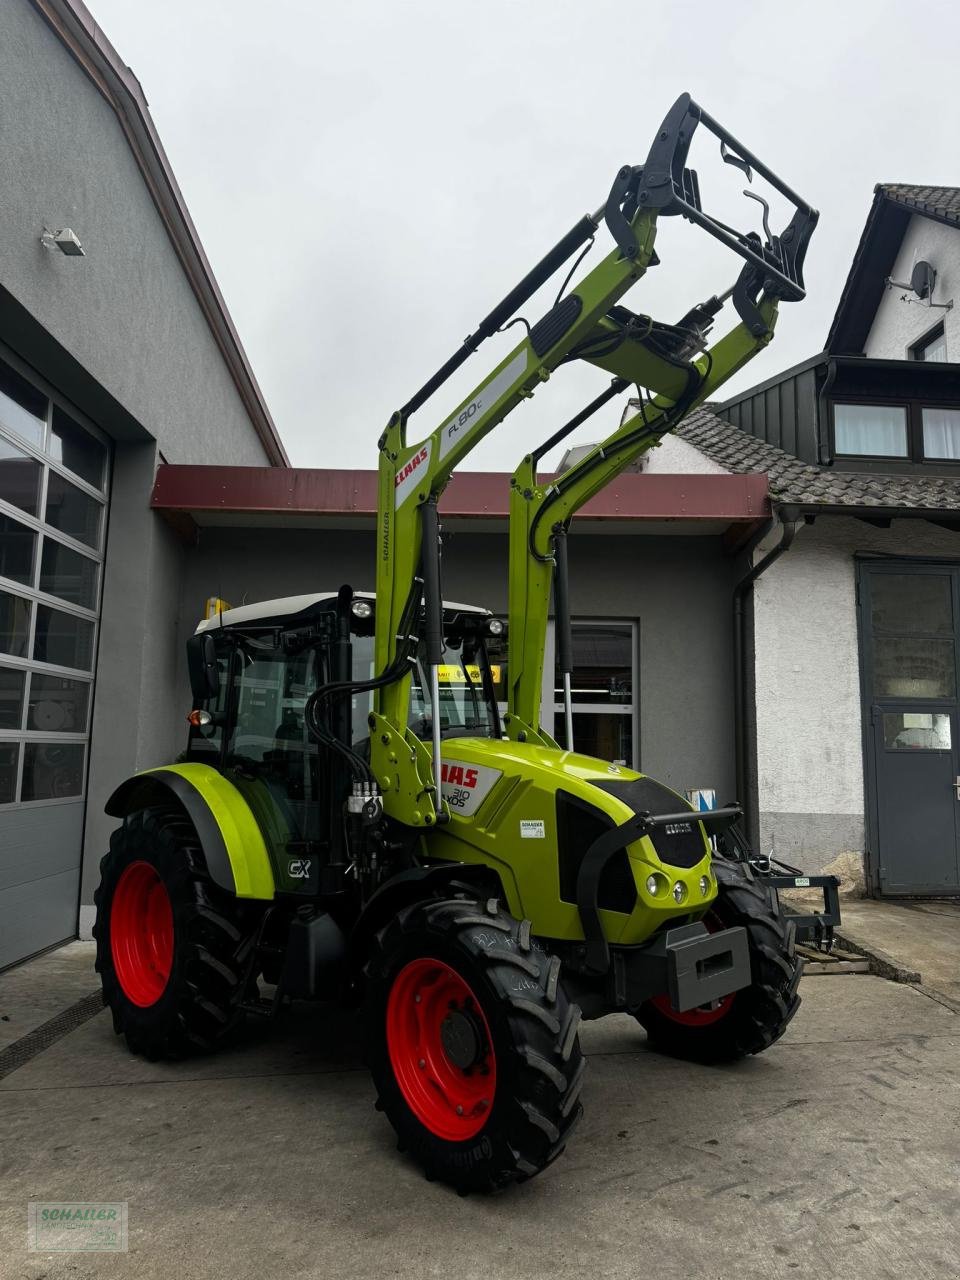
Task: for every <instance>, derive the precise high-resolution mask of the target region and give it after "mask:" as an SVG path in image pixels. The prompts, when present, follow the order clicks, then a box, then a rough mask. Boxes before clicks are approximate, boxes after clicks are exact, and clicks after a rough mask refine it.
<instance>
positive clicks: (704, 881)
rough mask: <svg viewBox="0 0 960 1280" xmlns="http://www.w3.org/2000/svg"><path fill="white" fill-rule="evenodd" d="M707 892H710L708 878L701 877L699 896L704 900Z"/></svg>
mask: <svg viewBox="0 0 960 1280" xmlns="http://www.w3.org/2000/svg"><path fill="white" fill-rule="evenodd" d="M709 892H710V877H709V876H701V877H700V896H701V897H703V898H705V897H706V896H707V894H708V893H709Z"/></svg>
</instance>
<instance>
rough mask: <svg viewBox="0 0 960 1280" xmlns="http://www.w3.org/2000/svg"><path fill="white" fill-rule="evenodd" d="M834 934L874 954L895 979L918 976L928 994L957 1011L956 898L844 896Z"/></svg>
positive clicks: (959, 931) (959, 927) (959, 915)
mask: <svg viewBox="0 0 960 1280" xmlns="http://www.w3.org/2000/svg"><path fill="white" fill-rule="evenodd" d="M841 914H842V916H843V923H842V925H841V926H840V929H839V930H838V934H839V937H840V938H841V939H842V940H843V941H844V942H845V943H846V944H847V945H853V946H854V947H855V948H856V949H857V950H858V951H863V952H864V953H865V954H866V955H868V956H871V955H872V956H875V957H877V958H878V959H879V960H880V964H881V965H885V966H887V967H888V972H890V973H891V974H892V973H894V972H896V971H897V970H899V971H900V974H901V977H900V980H901V981H903V980H907V978H908V975H910V974H919V981H920V983H921V984H922V986H923V987H925V988H927V989H928V990H929V991H930V992H931V993H932V994H934V995H937V996H939V997H941V998H942V999H944V1000H946V1001H947V1003H948V1004H949V1005H950V1006H951V1007H952V1008H953V1009H955V1010H956V1011H957V1012H958V1013H960V902H956V901H950V900H948V899H942V900H930V901H927V902H920V901H917V902H911V901H903V902H897V901H884V902H877V901H874V900H872V899H869V898H864V899H856V898H854V899H845V900H844V902H843V905H842V908H841ZM881 972H883V969H881Z"/></svg>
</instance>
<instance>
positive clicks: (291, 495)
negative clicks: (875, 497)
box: [150, 463, 770, 523]
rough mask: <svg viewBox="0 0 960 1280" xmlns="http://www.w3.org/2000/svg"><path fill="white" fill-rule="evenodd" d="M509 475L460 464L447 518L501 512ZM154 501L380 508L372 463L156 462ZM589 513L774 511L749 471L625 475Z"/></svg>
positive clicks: (493, 516)
mask: <svg viewBox="0 0 960 1280" xmlns="http://www.w3.org/2000/svg"><path fill="white" fill-rule="evenodd" d="M509 494H510V480H509V477H508V476H507V475H506V474H505V473H503V472H499V471H462V472H460V473H459V474H458V475H455V476H454V477H453V479H452V480H451V481H450V484H449V485H448V486H447V489H446V491H445V493H444V494H443V497H442V498H441V499H440V511H441V514H443V515H445V516H447V517H448V518H450V517H453V518H457V517H459V518H461V519H489V520H503V519H505V518H506V517H507V515H508V513H509ZM150 505H151V506H152V507H153V508H154V509H156V510H158V511H168V512H174V511H180V512H193V511H196V512H200V511H230V512H236V513H238V514H242V513H248V514H249V513H254V512H256V513H259V514H263V515H269V514H275V515H311V514H312V515H323V516H357V517H365V516H372V515H375V514H376V510H377V475H376V472H374V471H333V470H323V469H319V468H315V469H314V468H308V467H294V468H279V467H209V466H207V467H203V466H178V465H174V464H170V463H167V464H164V465H162V466H160V467H159V468H158V469H157V477H156V483H155V484H154V489H153V495H152V497H151V499H150ZM579 514H580V517H581V518H583V519H588V520H728V521H730V522H731V523H733V522H740V521H756V520H763V519H765V518H766V517H767V516H769V514H770V501H769V496H768V493H767V477H766V476H765V475H762V474H748V475H666V474H662V473H656V474H653V475H644V474H642V473H641V474H635V473H631V474H628V475H623V476H621V477H620V478H619V480H617V481H615V482H614V483H613V484H611V485H609V486H608V487H607V488H606V489H604V490H603V492H602V493H600V494H598V495H597V497H595V498H594V499H592V501H590V502H588V503H587V504H586V506H585V507H584V508H583V509H582V510H581V512H580V513H579Z"/></svg>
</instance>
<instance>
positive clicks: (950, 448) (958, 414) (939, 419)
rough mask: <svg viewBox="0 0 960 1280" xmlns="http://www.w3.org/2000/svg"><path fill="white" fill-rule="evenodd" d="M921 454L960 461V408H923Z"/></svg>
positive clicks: (927, 456) (926, 456)
mask: <svg viewBox="0 0 960 1280" xmlns="http://www.w3.org/2000/svg"><path fill="white" fill-rule="evenodd" d="M923 456H924V457H925V458H948V459H950V460H951V461H960V409H924V411H923Z"/></svg>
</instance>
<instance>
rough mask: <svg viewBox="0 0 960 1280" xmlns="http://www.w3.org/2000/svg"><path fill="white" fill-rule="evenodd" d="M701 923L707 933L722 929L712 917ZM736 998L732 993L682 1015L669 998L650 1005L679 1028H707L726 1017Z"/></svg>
mask: <svg viewBox="0 0 960 1280" xmlns="http://www.w3.org/2000/svg"><path fill="white" fill-rule="evenodd" d="M703 923H704V924H705V925H706V928H707V932H708V933H719V932H720V930H721V929H722V928H723V925H722V923H721V922H720V921H719V920H717V919H715V918H714V917H713V916H707V917H706V918H705V919H704V921H703ZM736 998H737V993H736V992H735V991H732V992H731V993H730V995H728V996H721V997H720V999H719V1000H718V1001H717V1002H716V1003H715V1004H712V1005H709V1004H704V1005H699V1006H698V1007H697V1008H696V1009H686V1010H684V1012H683V1013H679V1012H678V1011H677V1010H676V1009H674V1007H673V1005H672V1004H671V1003H670V997H669V996H653V997H652V999H651V1000H650V1003H651V1004H652V1005H653V1007H654V1008H655V1009H656V1010H657V1012H658V1013H662V1014H663V1016H664V1017H665V1018H669V1019H670V1021H671V1022H678V1023H679V1024H680V1026H681V1027H709V1026H711V1025H712V1024H713V1023H714V1022H719V1021H720V1019H721V1018H725V1017H726V1016H727V1014H728V1013H729V1012H730V1007H731V1005H732V1004H733V1002H734V1000H735V999H736Z"/></svg>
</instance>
